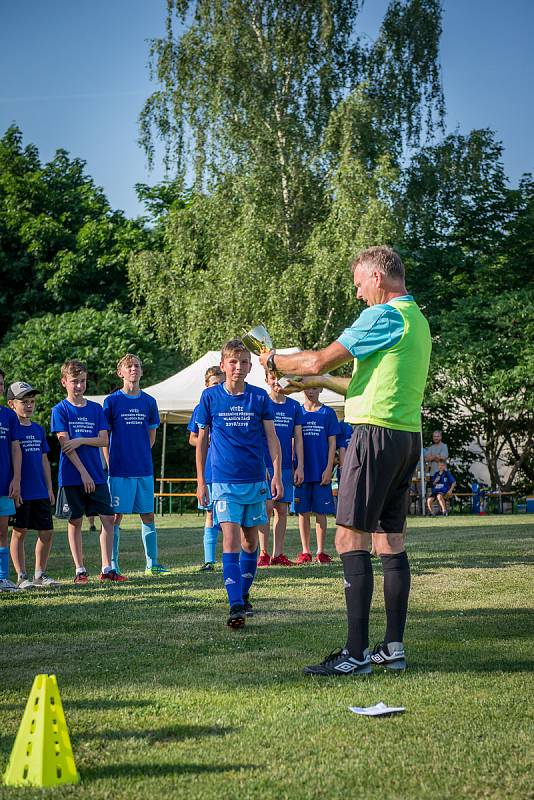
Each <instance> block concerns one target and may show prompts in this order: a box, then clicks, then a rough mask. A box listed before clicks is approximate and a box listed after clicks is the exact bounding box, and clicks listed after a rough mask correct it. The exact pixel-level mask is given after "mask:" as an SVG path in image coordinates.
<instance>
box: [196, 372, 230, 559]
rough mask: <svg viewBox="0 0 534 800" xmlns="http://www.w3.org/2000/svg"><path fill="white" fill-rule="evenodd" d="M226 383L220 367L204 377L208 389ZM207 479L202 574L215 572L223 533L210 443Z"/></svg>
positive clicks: (200, 508) (201, 508) (206, 469)
mask: <svg viewBox="0 0 534 800" xmlns="http://www.w3.org/2000/svg"><path fill="white" fill-rule="evenodd" d="M223 381H224V373H223V371H222V370H221V368H220V367H219V366H213V367H208V369H207V370H206V373H205V375H204V385H205V387H206V389H210V388H211V387H213V386H218V385H219V384H220V383H223ZM197 412H198V405H197V406H196V408H195V409H194V410H193V413H192V415H191V419H190V420H189V424H188V426H187V430H188V431H189V444H190V445H191V447H196V446H197V443H198V425H197V423H196V421H195V419H196V414H197ZM205 478H206V484H207V487H208V492H209V496H210V502H209V503H208V505H207V506H201V505H199V506H198V509H199V511H205V512H206V516H205V518H204V563H203V565H202V566H201V567H200V570H199V571H200V572H215V564H216V555H215V554H216V550H217V539H218V538H219V533H220V532H221V526H220V525H218V524H217V525H214V523H213V502H212V500H211V451H210V447H209V443H208V455H207V456H206V466H205Z"/></svg>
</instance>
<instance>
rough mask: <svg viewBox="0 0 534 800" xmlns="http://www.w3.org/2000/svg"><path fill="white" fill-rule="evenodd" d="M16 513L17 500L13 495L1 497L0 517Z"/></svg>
mask: <svg viewBox="0 0 534 800" xmlns="http://www.w3.org/2000/svg"><path fill="white" fill-rule="evenodd" d="M14 513H15V501H14V500H13V498H12V497H6V496H5V495H4V497H0V517H11V516H12V515H13V514H14Z"/></svg>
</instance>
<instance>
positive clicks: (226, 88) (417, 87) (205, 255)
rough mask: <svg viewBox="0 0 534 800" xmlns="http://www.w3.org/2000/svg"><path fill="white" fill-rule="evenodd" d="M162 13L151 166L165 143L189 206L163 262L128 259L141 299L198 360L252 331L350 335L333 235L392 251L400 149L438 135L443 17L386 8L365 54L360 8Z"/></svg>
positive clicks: (428, 2)
mask: <svg viewBox="0 0 534 800" xmlns="http://www.w3.org/2000/svg"><path fill="white" fill-rule="evenodd" d="M167 6H168V10H167V34H166V36H165V37H164V38H163V39H158V40H155V41H153V42H152V48H151V57H152V60H151V63H152V69H153V75H154V77H155V78H156V80H157V81H158V82H159V87H158V89H157V90H156V91H155V92H154V93H153V94H152V96H151V97H150V98H149V99H148V101H147V103H146V105H145V108H144V110H143V112H142V115H141V140H142V142H143V144H144V145H145V147H146V149H147V152H148V154H149V155H151V154H152V152H153V151H152V148H153V138H154V136H159V137H161V138H163V140H164V141H165V143H166V147H167V159H168V162H169V163H172V162H174V164H175V166H176V169H177V174H178V176H181V178H182V179H183V180H185V178H186V177H189V176H194V177H193V184H194V186H193V197H192V198H191V202H190V203H189V204H188V207H187V208H186V209H180V210H175V211H172V212H170V213H169V215H168V224H167V226H166V236H165V252H164V254H163V255H157V254H154V253H145V254H142V255H140V256H139V257H137V258H134V259H132V261H131V264H130V276H131V281H132V287H133V293H134V297H135V298H136V299H137V301H138V304H139V308H140V311H141V313H142V314H144V315H145V316H146V318H147V319H148V318H149V316H150V317H152V318H155V319H156V320H157V321H158V323H159V331H160V334H161V335H162V336H165V337H167V338H168V337H170V338H171V340H172V341H175V342H176V343H177V344H178V346H179V347H180V348H181V349H183V350H185V351H186V352H188V353H190V354H191V355H197V354H198V353H199V352H200V351H201V350H202V349H203V348H205V347H206V346H208V345H210V344H212V343H213V340H214V338H216V339H217V340H220V339H221V338H224V337H225V336H229V335H233V334H235V332H236V330H239V329H240V327H241V326H244V325H246V324H249V323H250V322H252V321H254V320H255V319H258V318H265V319H267V320H268V321H269V323H270V324H271V325H272V327H273V331H274V332H275V335H277V337H282V336H284V338H285V337H287V338H289V339H291V343H294V342H295V341H297V342H299V343H301V344H304V345H311V344H313V343H315V342H317V341H320V340H321V339H322V338H324V336H326V335H327V333H328V331H329V330H334V329H335V328H336V327H337V326H338V325H339V324H344V323H345V322H346V319H341V318H340V317H339V315H338V317H336V318H335V319H334V318H333V316H332V315H333V313H334V312H333V310H332V309H333V308H334V306H335V307H336V308H337V306H338V304H337V303H333V302H332V299H333V297H334V295H335V293H336V292H337V291H341V292H343V293H344V289H340V288H339V287H338V286H337V285H336V284H337V283H338V277H339V274H340V270H341V269H343V268H344V267H343V259H345V258H346V257H347V250H348V245H347V242H346V240H343V241H341V238H342V235H341V234H340V231H342V230H343V231H344V233H345V234H346V233H347V232H348V231H349V230H350V231H351V235H353V241H352V243H351V245H352V247H354V245H355V244H356V246H358V245H361V246H365V245H367V244H371V243H374V242H375V241H376V236H377V235H378V233H379V232H380V234H381V235H382V236H387V239H388V240H389V241H392V240H393V238H394V236H395V232H396V225H395V214H394V211H393V209H392V193H393V192H394V186H393V184H394V181H395V178H396V170H398V165H399V163H400V161H401V157H402V155H403V154H404V153H405V145H407V144H410V145H414V144H415V143H416V142H417V141H419V138H420V135H421V133H422V132H425V131H432V130H433V128H434V126H435V125H436V124H439V123H440V120H441V115H442V94H441V87H440V83H439V76H438V46H439V36H440V32H441V8H440V3H439V2H438V0H403V1H401V0H392V2H390V4H389V6H388V9H387V12H386V15H385V18H384V21H383V25H382V27H381V30H380V33H379V36H378V37H377V40H376V42H374V43H372V44H369V43H368V42H367V40H366V39H364V38H362V37H361V36H359V33H358V28H357V21H358V12H359V10H360V6H361V3H360V2H359V0H320V1H319V0H313V1H312V2H309V3H301V2H289V0H283V2H278V0H276V1H275V0H264V1H262V2H258V3H254V4H252V6H251V5H250V4H249V3H245V2H244V0H225V1H224V2H215V1H214V0H197V1H196V2H180V1H179V0H169V2H168V4H167ZM177 23H178V33H176V31H175V29H176V27H177ZM180 23H181V27H180ZM351 184H352V185H351ZM368 194H369V196H370V197H371V198H374V199H373V200H372V201H371V203H370V204H369V206H368V204H367V197H368ZM333 244H338V245H339V246H340V251H339V253H338V255H340V256H341V262H340V261H339V260H338V261H337V262H336V266H337V269H336V271H335V273H334V274H330V275H329V276H328V278H327V279H325V270H327V269H328V268H329V266H331V265H332V263H333V261H334V259H333V258H331V249H332V246H333ZM349 303H350V307H349V308H348V309H347V315H350V313H351V311H352V308H353V303H352V300H349ZM303 309H304V313H303ZM336 313H337V311H336ZM303 317H306V319H305V320H304V321H303ZM325 319H327V320H329V325H330V328H328V326H326V328H325ZM299 320H300V321H299ZM295 337H297V338H296V339H295ZM282 343H285V342H281V344H282Z"/></svg>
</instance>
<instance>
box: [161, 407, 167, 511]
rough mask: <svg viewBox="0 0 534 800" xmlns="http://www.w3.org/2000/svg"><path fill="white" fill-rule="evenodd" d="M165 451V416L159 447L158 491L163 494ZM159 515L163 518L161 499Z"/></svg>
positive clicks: (165, 417)
mask: <svg viewBox="0 0 534 800" xmlns="http://www.w3.org/2000/svg"><path fill="white" fill-rule="evenodd" d="M166 449H167V414H165V416H164V417H163V442H162V445H161V468H160V473H159V491H160V494H162V493H163V486H164V481H163V479H164V478H165V451H166ZM159 513H160V514H161V515H162V516H163V497H160V498H159Z"/></svg>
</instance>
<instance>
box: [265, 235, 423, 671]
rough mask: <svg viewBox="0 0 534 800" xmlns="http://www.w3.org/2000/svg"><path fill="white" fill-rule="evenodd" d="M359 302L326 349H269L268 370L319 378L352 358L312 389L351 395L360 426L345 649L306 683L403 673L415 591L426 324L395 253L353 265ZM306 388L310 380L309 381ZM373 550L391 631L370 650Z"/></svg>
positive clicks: (349, 486)
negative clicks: (412, 503)
mask: <svg viewBox="0 0 534 800" xmlns="http://www.w3.org/2000/svg"><path fill="white" fill-rule="evenodd" d="M352 272H353V277H354V286H355V288H356V296H357V297H358V299H359V300H363V301H364V302H366V303H367V306H368V308H367V309H365V310H364V311H363V312H362V313H361V314H360V316H359V317H358V319H357V320H356V321H355V322H354V324H353V325H352V326H351V327H349V328H347V329H346V330H345V331H344V332H343V333H342V334H341V336H340V337H339V338H338V339H337V340H336V341H335V342H332V344H330V345H329V346H328V347H325V348H324V349H322V350H318V351H313V350H305V351H301V352H300V353H295V354H294V355H278V354H277V353H276V352H275V351H271V352H270V353H268V354H265V355H264V356H261V358H260V360H261V362H262V363H263V364H264V365H267V367H268V368H269V369H274V370H279V371H280V372H282V373H286V374H293V375H307V376H310V375H311V376H313V375H316V376H321V375H322V374H323V373H325V372H327V371H329V370H332V369H335V368H336V367H339V366H341V364H344V363H345V362H347V361H350V360H352V359H354V370H353V374H352V378H350V379H348V378H336V377H328V378H318V379H317V381H316V385H319V386H324V387H326V388H330V389H333V390H334V391H338V392H340V393H341V394H345V395H346V398H347V399H346V404H345V420H346V421H347V422H349V423H350V424H352V425H353V426H354V433H353V435H352V438H351V440H350V444H349V446H348V449H347V452H346V455H345V461H344V464H343V473H342V477H341V483H340V487H339V493H338V510H337V517H336V522H337V531H336V549H337V551H338V553H339V554H340V556H341V559H342V562H343V572H344V585H345V602H346V607H347V620H348V636H347V643H346V645H345V647H343V648H340V649H339V650H337V651H334V652H333V653H331V654H330V655H329V656H328V657H327V658H326V659H325V660H324V661H322V662H321V663H320V664H315V665H312V666H309V667H305V669H304V672H305V673H306V674H310V675H364V674H369V673H370V672H371V666H372V665H373V664H375V665H377V666H382V667H386V668H388V669H391V670H403V669H405V667H406V660H405V654H404V645H403V635H404V626H405V623H406V615H407V609H408V596H409V592H410V565H409V562H408V556H407V554H406V550H405V543H404V525H405V521H406V514H407V510H408V491H409V485H410V480H411V476H412V474H413V471H414V469H415V466H416V464H417V461H418V459H419V457H420V453H421V403H422V400H423V393H424V389H425V385H426V380H427V375H428V367H429V361H430V351H431V338H430V330H429V327H428V322H427V321H426V319H425V317H424V316H423V314H422V313H421V310H420V309H419V307H418V306H417V304H416V302H415V300H414V298H413V297H412V295H410V294H408V292H407V290H406V284H405V272H404V265H403V263H402V261H401V259H400V257H399V256H398V254H397V253H396V252H395V251H394V250H391V249H390V248H389V247H371V248H369V249H367V250H364V251H363V252H362V253H360V254H359V255H358V256H357V257H356V259H355V260H354V262H353V264H352ZM307 383H309V380H308V381H307ZM371 545H372V546H373V548H374V551H375V552H376V553H377V555H379V556H380V558H381V560H382V564H383V568H384V601H385V607H386V632H385V635H384V639H383V641H382V642H381V643H380V644H379V645H377V646H376V647H375V649H374V650H373V652H372V653H371V652H370V651H369V611H370V606H371V598H372V593H373V569H372V564H371V555H370V550H371Z"/></svg>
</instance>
